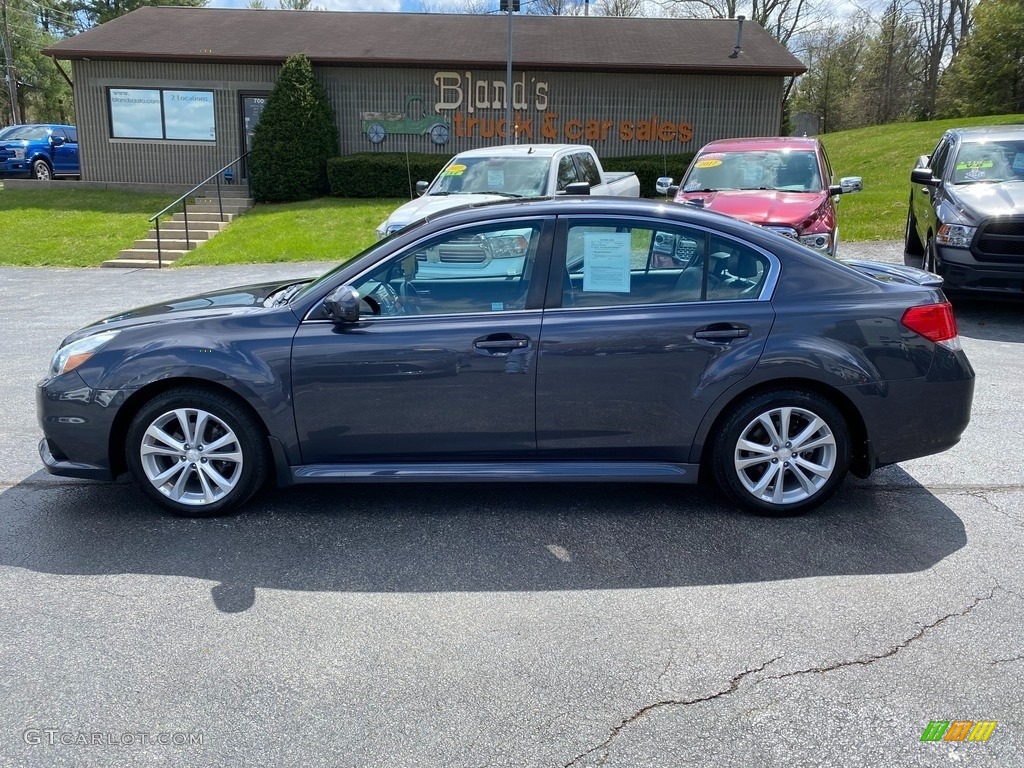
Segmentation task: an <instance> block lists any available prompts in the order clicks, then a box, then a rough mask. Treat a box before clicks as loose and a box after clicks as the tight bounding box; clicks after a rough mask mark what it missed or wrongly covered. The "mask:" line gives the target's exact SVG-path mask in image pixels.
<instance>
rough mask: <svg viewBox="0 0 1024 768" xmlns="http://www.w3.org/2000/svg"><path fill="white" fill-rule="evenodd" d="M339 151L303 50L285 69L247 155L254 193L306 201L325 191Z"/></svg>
mask: <svg viewBox="0 0 1024 768" xmlns="http://www.w3.org/2000/svg"><path fill="white" fill-rule="evenodd" d="M337 154H338V126H337V124H336V122H335V117H334V110H333V109H331V105H330V102H329V101H328V100H327V94H326V93H324V89H323V87H321V85H320V83H318V82H317V80H316V78H315V77H314V75H313V65H312V64H311V63H310V61H309V59H307V58H306V57H305V56H304V55H303V54H298V55H295V56H291V57H289V58H288V60H287V61H286V62H285V63H284V66H282V67H281V74H280V75H278V78H277V84H276V85H275V86H274V90H273V91H271V93H270V96H269V97H267V104H266V106H265V107H264V109H263V114H262V115H261V116H260V121H259V123H257V124H256V130H255V132H254V133H253V137H252V153H251V154H250V155H249V167H250V169H251V179H250V181H251V183H252V193H253V197H255V198H256V199H257V200H261V201H265V202H285V201H290V200H307V199H309V198H312V197H317V196H319V195H322V194H324V193H325V192H327V161H328V159H330V158H331V157H334V156H335V155H337Z"/></svg>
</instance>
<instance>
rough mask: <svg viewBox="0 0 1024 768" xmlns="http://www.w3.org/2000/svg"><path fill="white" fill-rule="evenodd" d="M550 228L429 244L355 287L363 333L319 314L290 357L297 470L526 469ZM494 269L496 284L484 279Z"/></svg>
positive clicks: (517, 225)
mask: <svg viewBox="0 0 1024 768" xmlns="http://www.w3.org/2000/svg"><path fill="white" fill-rule="evenodd" d="M551 228H552V223H551V221H550V220H544V219H518V220H515V221H513V222H492V223H488V224H487V225H486V226H479V225H478V226H476V227H473V228H463V229H459V230H455V231H452V232H449V233H446V234H444V235H441V236H435V237H434V238H431V239H429V240H424V241H421V242H419V243H417V244H415V245H412V246H410V247H409V248H407V249H405V250H403V251H402V252H401V253H399V254H397V255H395V256H393V257H390V258H389V259H387V260H386V261H385V262H383V263H381V264H379V265H378V266H377V267H375V268H373V269H371V270H370V271H369V272H367V273H365V274H364V275H362V276H361V277H359V278H356V279H355V280H353V281H352V283H351V285H352V286H353V287H354V288H355V289H356V290H357V291H358V292H359V294H360V296H362V297H364V299H363V301H364V306H363V314H362V316H361V319H360V321H359V322H358V323H352V324H335V323H332V322H330V321H329V320H326V319H318V317H319V316H318V315H317V314H316V310H314V312H313V314H311V316H310V318H309V319H307V320H306V321H305V322H303V323H302V325H301V326H300V328H299V330H298V333H297V334H296V336H295V343H294V347H293V350H292V382H293V384H292V386H293V393H294V405H295V420H296V427H297V428H298V432H299V440H300V443H301V448H302V459H303V463H305V464H320V463H339V462H361V461H362V462H365V461H378V462H382V461H417V460H424V459H436V460H442V459H443V460H450V461H457V460H471V459H481V458H501V457H504V458H523V457H526V458H533V457H534V456H535V452H536V425H535V413H534V404H535V387H536V371H537V366H536V359H537V349H538V341H539V337H540V326H541V313H542V310H541V309H540V305H541V303H542V299H543V289H544V285H545V282H546V278H547V265H548V256H549V254H548V250H549V247H548V245H546V244H548V243H550V229H551ZM456 257H457V258H456ZM453 258H456V260H450V259H453ZM495 261H500V262H502V263H503V264H504V265H505V267H506V268H505V269H504V271H503V272H502V274H498V275H495V274H493V273H492V270H488V269H484V267H486V266H488V265H491V264H493V263H494V262H495ZM427 266H429V267H430V269H429V270H426V269H424V268H425V267H427ZM421 271H423V272H424V273H426V274H427V275H428V276H427V277H424V276H423V275H421V274H420V272H421Z"/></svg>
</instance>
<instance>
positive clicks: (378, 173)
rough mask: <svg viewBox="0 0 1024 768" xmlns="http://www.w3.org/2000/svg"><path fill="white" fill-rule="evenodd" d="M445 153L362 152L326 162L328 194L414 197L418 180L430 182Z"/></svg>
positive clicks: (440, 165) (339, 195)
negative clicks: (329, 190)
mask: <svg viewBox="0 0 1024 768" xmlns="http://www.w3.org/2000/svg"><path fill="white" fill-rule="evenodd" d="M449 159H450V158H449V156H448V155H428V154H420V153H410V154H409V155H406V154H405V153H404V152H403V153H388V152H364V153H360V154H357V155H345V156H344V157H332V158H331V159H330V160H328V161H327V178H328V180H329V182H330V189H331V194H332V195H336V196H337V197H415V195H416V182H417V181H431V180H433V178H434V177H435V176H437V174H438V173H439V172H440V171H441V169H442V168H443V167H444V164H445V163H447V162H448V160H449Z"/></svg>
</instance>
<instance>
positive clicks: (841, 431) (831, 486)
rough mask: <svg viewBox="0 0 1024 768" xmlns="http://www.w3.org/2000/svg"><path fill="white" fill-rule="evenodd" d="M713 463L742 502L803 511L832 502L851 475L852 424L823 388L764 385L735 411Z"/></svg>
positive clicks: (772, 510)
mask: <svg viewBox="0 0 1024 768" xmlns="http://www.w3.org/2000/svg"><path fill="white" fill-rule="evenodd" d="M711 462H712V468H713V471H714V475H715V479H716V481H717V482H718V485H719V487H720V488H721V489H722V491H723V492H724V493H725V494H726V495H727V496H728V497H729V498H730V499H732V500H733V501H735V502H736V503H737V504H739V505H740V506H742V507H744V508H745V509H748V510H750V511H752V512H755V513H757V514H761V515H774V516H783V515H799V514H802V513H804V512H809V511H810V510H812V509H814V508H815V507H817V506H818V505H819V504H822V503H823V502H825V501H826V500H827V499H828V498H829V497H830V496H832V494H833V493H835V491H836V488H838V487H839V484H840V483H841V482H842V481H843V478H844V477H845V476H846V472H847V469H848V468H849V464H850V429H849V426H848V425H847V424H846V420H845V419H844V418H843V415H842V414H841V413H840V412H839V410H838V409H837V408H836V407H835V406H834V405H833V404H832V403H830V402H829V401H828V400H826V399H825V398H823V397H821V396H819V395H816V394H814V393H812V392H804V391H801V390H781V391H774V392H765V393H762V394H758V395H754V396H752V397H750V398H748V399H746V400H744V401H742V402H740V403H738V404H737V405H736V406H734V407H733V408H732V410H730V411H729V413H728V414H727V415H726V417H725V420H724V422H723V423H722V428H721V429H720V430H719V431H718V434H717V436H716V438H715V440H714V443H713V446H712V455H711Z"/></svg>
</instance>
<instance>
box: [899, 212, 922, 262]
mask: <svg viewBox="0 0 1024 768" xmlns="http://www.w3.org/2000/svg"><path fill="white" fill-rule="evenodd" d="M922 256H924V246H923V245H922V244H921V236H920V235H918V234H917V217H916V216H914V209H913V208H910V209H909V210H908V211H907V228H906V231H905V232H904V235H903V263H904V264H906V265H907V266H908V267H920V266H921V261H922Z"/></svg>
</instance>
